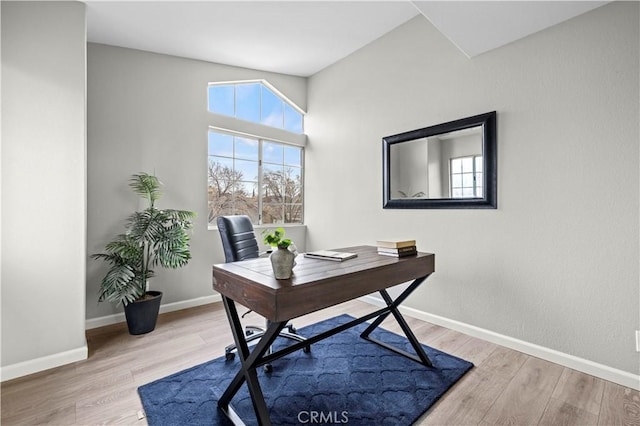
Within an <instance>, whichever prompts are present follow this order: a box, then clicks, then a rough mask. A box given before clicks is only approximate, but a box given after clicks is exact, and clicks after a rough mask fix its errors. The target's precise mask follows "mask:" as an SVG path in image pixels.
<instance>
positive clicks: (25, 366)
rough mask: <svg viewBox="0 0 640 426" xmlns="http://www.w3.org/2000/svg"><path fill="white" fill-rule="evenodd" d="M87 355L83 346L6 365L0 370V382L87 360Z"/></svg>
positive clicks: (85, 347) (86, 350)
mask: <svg viewBox="0 0 640 426" xmlns="http://www.w3.org/2000/svg"><path fill="white" fill-rule="evenodd" d="M88 355H89V351H88V349H87V345H86V344H85V345H84V346H82V347H79V348H77V349H71V350H69V351H65V352H60V353H57V354H53V355H47V356H43V357H40V358H36V359H32V360H29V361H23V362H18V363H16V364H11V365H7V366H4V367H2V368H0V381H2V382H4V381H6V380H11V379H16V378H18V377H22V376H26V375H29V374H33V373H38V372H40V371H44V370H48V369H50V368H54V367H60V366H61V365H65V364H71V363H72V362H76V361H83V360H85V359H87V357H88Z"/></svg>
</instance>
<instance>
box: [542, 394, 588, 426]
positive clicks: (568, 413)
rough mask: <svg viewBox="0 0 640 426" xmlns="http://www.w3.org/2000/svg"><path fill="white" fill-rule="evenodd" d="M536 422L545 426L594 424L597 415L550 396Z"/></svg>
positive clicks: (584, 425) (586, 425) (583, 425)
mask: <svg viewBox="0 0 640 426" xmlns="http://www.w3.org/2000/svg"><path fill="white" fill-rule="evenodd" d="M538 424H539V425H545V426H596V425H597V424H598V416H597V415H596V414H593V413H590V412H588V411H586V410H583V409H580V408H578V407H576V406H575V405H572V404H569V403H566V402H563V401H561V400H558V399H555V398H551V399H550V400H549V403H548V404H547V408H546V409H545V411H544V414H543V415H542V419H540V422H539V423H538Z"/></svg>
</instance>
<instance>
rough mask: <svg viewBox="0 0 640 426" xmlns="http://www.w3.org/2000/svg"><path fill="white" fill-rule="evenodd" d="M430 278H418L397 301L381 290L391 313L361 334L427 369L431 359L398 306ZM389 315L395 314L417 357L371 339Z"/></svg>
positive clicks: (379, 318)
mask: <svg viewBox="0 0 640 426" xmlns="http://www.w3.org/2000/svg"><path fill="white" fill-rule="evenodd" d="M427 277H428V275H427V276H426V277H422V278H418V279H417V280H415V281H414V282H412V283H411V284H410V285H409V287H407V288H406V289H405V290H404V291H403V292H402V293H401V294H400V295H399V296H398V297H397V298H396V299H395V300H393V299H391V296H389V293H387V291H386V290H384V289H383V290H380V295H381V296H382V298H383V299H384V302H385V303H386V304H387V307H388V308H389V312H386V313H384V314H382V315H380V316H379V317H378V318H376V319H375V321H373V322H372V323H371V325H370V326H369V327H367V329H366V330H365V331H363V332H362V334H360V337H362V338H363V339H365V340H368V341H370V342H373V343H376V344H378V345H380V346H382V347H384V348H387V349H389V350H390V351H392V352H395V353H398V354H400V355H403V356H405V357H407V358H410V359H412V360H414V361H417V362H419V363H420V364H423V365H426V366H427V367H431V366H432V364H431V360H430V359H429V357H428V356H427V354H426V353H425V352H424V349H423V348H422V345H421V344H420V342H419V341H418V339H417V338H416V336H415V335H414V334H413V332H412V331H411V329H410V328H409V325H408V324H407V322H406V321H405V320H404V317H403V316H402V314H401V313H400V311H399V310H398V306H400V304H401V303H402V302H403V301H404V300H405V299H406V298H407V297H408V296H409V295H410V294H411V293H412V292H413V291H414V290H415V289H416V288H418V286H419V285H420V284H422V282H423V281H424V280H426V279H427ZM389 314H393V316H394V317H395V319H396V321H397V322H398V325H400V328H401V329H402V331H403V332H404V334H405V336H406V337H407V339H408V340H409V342H410V343H411V346H412V347H413V350H414V351H415V352H416V354H417V356H416V355H413V354H410V353H408V352H406V351H403V350H402V349H398V348H396V347H395V346H391V345H389V344H387V343H385V342H383V341H381V340H378V339H376V338H374V337H371V336H370V334H371V332H372V331H373V330H375V329H376V328H378V326H379V325H380V324H382V321H384V320H385V319H386V318H387V317H388V316H389Z"/></svg>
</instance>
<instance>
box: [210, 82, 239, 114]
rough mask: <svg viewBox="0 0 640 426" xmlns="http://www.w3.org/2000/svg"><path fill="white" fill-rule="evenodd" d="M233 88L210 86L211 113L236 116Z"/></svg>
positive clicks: (229, 86)
mask: <svg viewBox="0 0 640 426" xmlns="http://www.w3.org/2000/svg"><path fill="white" fill-rule="evenodd" d="M233 91H234V90H233V86H232V85H223V86H209V111H211V112H215V113H217V114H225V115H230V116H233V115H234V112H235V111H234V108H233V104H234V96H233Z"/></svg>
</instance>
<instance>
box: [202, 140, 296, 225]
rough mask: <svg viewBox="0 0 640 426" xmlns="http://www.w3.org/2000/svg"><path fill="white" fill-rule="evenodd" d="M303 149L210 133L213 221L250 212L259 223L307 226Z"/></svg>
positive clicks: (210, 201)
mask: <svg viewBox="0 0 640 426" xmlns="http://www.w3.org/2000/svg"><path fill="white" fill-rule="evenodd" d="M303 154H304V150H303V148H302V147H298V146H292V145H287V144H284V143H280V142H274V141H270V140H265V139H260V138H252V137H246V136H243V135H240V134H234V133H232V132H224V131H218V130H209V178H208V180H209V189H208V192H209V223H211V224H215V220H216V217H218V216H221V215H230V214H246V215H248V216H249V217H250V218H251V220H252V222H253V223H254V224H268V223H302V213H303V209H302V207H303V206H302V189H303V186H302V175H303Z"/></svg>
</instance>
